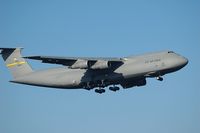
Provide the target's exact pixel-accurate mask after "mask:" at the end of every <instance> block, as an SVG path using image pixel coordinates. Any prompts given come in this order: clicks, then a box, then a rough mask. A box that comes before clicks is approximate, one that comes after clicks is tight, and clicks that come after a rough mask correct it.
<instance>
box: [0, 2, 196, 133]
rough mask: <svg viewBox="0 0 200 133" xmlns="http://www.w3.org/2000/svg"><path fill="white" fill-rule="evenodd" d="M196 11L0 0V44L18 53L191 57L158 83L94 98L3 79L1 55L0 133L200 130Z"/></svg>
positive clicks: (187, 5) (187, 6) (175, 6)
mask: <svg viewBox="0 0 200 133" xmlns="http://www.w3.org/2000/svg"><path fill="white" fill-rule="evenodd" d="M199 13H200V2H199V1H198V0H167V1H166V0H159V1H156V0H152V1H149V0H138V1H134V0H130V1H129V0H123V1H122V0H121V1H120V0H101V1H95V0H84V1H81V0H73V1H69V0H56V1H53V0H34V1H27V0H16V1H15V0H1V1H0V47H19V46H20V47H24V48H25V49H24V51H23V55H59V56H95V57H97V56H103V57H121V56H128V55H135V54H141V53H145V52H152V51H159V50H168V49H169V50H173V51H176V52H177V53H180V54H181V55H184V56H185V57H187V58H188V59H189V61H190V62H189V64H188V65H187V66H186V67H185V68H184V69H182V70H180V71H178V72H176V73H172V74H169V75H166V76H164V81H163V82H159V81H156V80H155V79H148V84H147V85H146V86H144V87H140V88H131V89H127V90H120V91H119V92H117V93H113V92H110V91H107V92H106V93H105V94H103V95H98V94H96V93H94V91H86V90H57V89H50V88H42V87H33V86H25V85H18V84H12V83H9V82H8V81H9V80H10V79H11V78H12V77H11V75H10V73H9V72H8V70H7V68H6V67H5V65H4V62H3V60H2V59H0V132H2V133H13V132H15V133H27V132H29V133H36V132H37V133H44V132H48V133H55V132H59V133H66V132H68V133H83V132H85V133H94V132H95V133H106V132H109V133H112V132H113V133H122V132H125V133H133V132H137V133H147V132H148V133H160V132H162V133H169V132H170V133H179V132H180V133H188V132H190V133H199V132H200V126H199V125H200V90H199V88H200V85H199V75H200V70H199V67H200V61H199V50H200V15H199ZM30 63H31V64H32V66H33V68H34V69H36V70H37V69H41V68H48V67H55V66H54V65H46V64H41V63H39V62H34V61H31V62H30Z"/></svg>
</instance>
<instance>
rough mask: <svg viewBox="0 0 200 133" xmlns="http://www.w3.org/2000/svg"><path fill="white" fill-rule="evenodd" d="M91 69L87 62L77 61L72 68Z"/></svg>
mask: <svg viewBox="0 0 200 133" xmlns="http://www.w3.org/2000/svg"><path fill="white" fill-rule="evenodd" d="M88 67H89V63H88V61H86V60H77V61H76V62H75V63H74V64H73V65H72V66H70V68H72V69H86V68H88Z"/></svg>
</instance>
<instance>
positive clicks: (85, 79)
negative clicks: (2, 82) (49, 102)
mask: <svg viewBox="0 0 200 133" xmlns="http://www.w3.org/2000/svg"><path fill="white" fill-rule="evenodd" d="M21 50H22V48H0V51H1V54H2V57H3V59H4V61H5V64H6V66H7V67H8V69H9V70H10V72H11V74H12V76H13V80H11V81H10V82H14V83H20V84H27V85H34V86H42V87H52V88H61V89H81V88H82V89H87V90H91V89H94V88H95V92H96V93H99V94H101V93H104V92H105V89H104V88H105V87H108V86H109V90H111V91H118V90H119V89H120V88H119V87H118V86H117V85H121V86H122V87H123V88H131V87H135V86H144V85H146V78H156V79H157V80H159V81H162V80H163V78H162V76H163V75H165V74H168V73H172V72H175V71H178V70H180V69H181V68H183V67H184V66H185V65H187V63H188V60H187V59H186V58H185V57H183V56H181V55H178V54H176V53H175V52H173V51H163V52H154V53H148V54H143V55H139V56H130V57H125V58H87V57H54V56H26V57H23V56H21ZM26 59H33V60H40V61H42V63H51V64H60V65H63V66H64V67H63V66H62V67H58V68H51V69H45V70H39V71H33V69H32V68H31V67H30V65H29V64H28V63H27V61H26Z"/></svg>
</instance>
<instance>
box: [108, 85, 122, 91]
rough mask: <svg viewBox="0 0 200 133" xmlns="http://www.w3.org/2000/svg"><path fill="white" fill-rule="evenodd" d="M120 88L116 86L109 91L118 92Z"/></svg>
mask: <svg viewBox="0 0 200 133" xmlns="http://www.w3.org/2000/svg"><path fill="white" fill-rule="evenodd" d="M119 89H120V88H119V87H117V86H114V87H109V90H111V91H115V92H116V91H118V90H119Z"/></svg>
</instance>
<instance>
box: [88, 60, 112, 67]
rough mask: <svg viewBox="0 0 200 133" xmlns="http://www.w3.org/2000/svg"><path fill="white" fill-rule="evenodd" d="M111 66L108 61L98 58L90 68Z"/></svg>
mask: <svg viewBox="0 0 200 133" xmlns="http://www.w3.org/2000/svg"><path fill="white" fill-rule="evenodd" d="M110 67H111V63H110V62H108V61H102V60H99V61H97V62H95V63H94V65H92V66H91V67H90V68H91V69H107V68H110Z"/></svg>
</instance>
